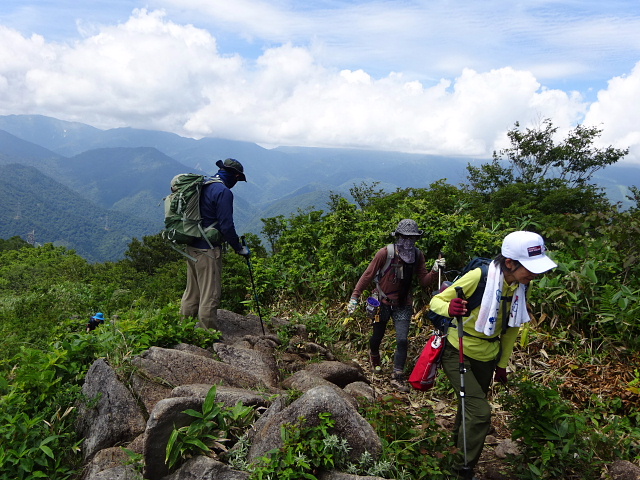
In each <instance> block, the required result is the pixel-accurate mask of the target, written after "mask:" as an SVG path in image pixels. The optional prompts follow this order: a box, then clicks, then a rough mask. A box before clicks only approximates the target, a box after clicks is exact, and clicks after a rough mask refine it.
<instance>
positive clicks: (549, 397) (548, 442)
mask: <svg viewBox="0 0 640 480" xmlns="http://www.w3.org/2000/svg"><path fill="white" fill-rule="evenodd" d="M511 385H512V386H511V389H510V391H509V392H508V393H507V394H504V395H503V396H502V404H503V406H504V407H505V408H506V409H507V410H508V411H509V412H510V414H511V416H510V419H511V420H510V423H509V426H510V427H511V430H512V438H513V439H514V440H518V441H519V445H520V448H521V452H520V454H519V455H517V456H515V457H512V458H511V459H510V463H511V464H512V465H513V466H514V469H515V472H516V473H517V475H518V478H526V479H531V480H534V479H556V478H565V479H570V478H576V479H578V478H595V477H596V476H597V475H596V472H597V471H598V465H597V464H596V462H594V458H595V452H594V450H593V449H592V445H591V444H590V441H589V435H588V433H589V432H588V428H587V427H588V422H587V418H586V417H585V416H584V415H583V414H582V413H581V412H578V411H576V410H574V409H573V407H572V406H571V404H570V403H569V402H567V401H566V400H564V399H562V398H561V396H560V394H559V393H558V391H557V389H555V388H550V387H547V386H544V385H542V384H540V383H539V382H535V381H532V380H521V381H517V380H515V379H514V380H513V381H512V382H511ZM514 389H515V391H514Z"/></svg>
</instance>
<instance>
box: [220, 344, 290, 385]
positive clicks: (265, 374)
mask: <svg viewBox="0 0 640 480" xmlns="http://www.w3.org/2000/svg"><path fill="white" fill-rule="evenodd" d="M213 351H214V352H216V353H217V354H218V357H219V358H220V360H221V361H222V362H224V363H228V364H229V365H233V366H235V367H238V368H241V369H243V370H246V371H247V372H252V373H253V374H254V375H255V376H257V377H258V378H260V379H261V380H262V381H263V382H264V383H265V385H268V386H269V387H275V386H277V385H278V365H277V364H276V359H275V357H274V356H273V352H270V353H267V352H265V351H262V350H253V349H249V348H239V347H235V346H232V345H225V344H224V343H216V344H214V345H213Z"/></svg>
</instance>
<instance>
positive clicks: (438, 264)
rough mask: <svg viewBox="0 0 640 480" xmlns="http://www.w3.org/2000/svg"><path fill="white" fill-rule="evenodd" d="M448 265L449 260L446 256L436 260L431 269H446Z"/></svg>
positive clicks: (435, 270)
mask: <svg viewBox="0 0 640 480" xmlns="http://www.w3.org/2000/svg"><path fill="white" fill-rule="evenodd" d="M446 266H447V261H446V260H445V259H444V258H438V259H436V261H435V262H433V268H432V269H431V270H432V271H434V272H437V271H438V270H439V269H440V268H442V269H443V270H444V269H445V267H446Z"/></svg>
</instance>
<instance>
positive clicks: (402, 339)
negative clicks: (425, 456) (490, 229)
mask: <svg viewBox="0 0 640 480" xmlns="http://www.w3.org/2000/svg"><path fill="white" fill-rule="evenodd" d="M422 234H423V232H422V230H419V229H418V224H417V223H416V222H415V221H414V220H411V219H404V220H401V221H400V223H398V226H397V228H396V230H395V232H393V235H394V236H395V243H394V244H393V246H392V250H390V249H389V248H388V247H384V248H381V249H380V250H378V252H377V253H376V255H375V256H374V257H373V260H372V261H371V263H370V264H369V266H368V267H367V269H366V270H365V271H364V273H363V274H362V276H361V277H360V280H359V281H358V283H357V284H356V287H355V288H354V290H353V293H352V294H351V300H350V301H349V304H348V305H347V311H348V312H349V313H353V312H354V311H355V309H356V307H357V305H358V302H359V300H360V295H362V292H363V291H364V290H365V289H366V288H367V287H368V286H369V285H370V284H371V282H372V281H375V283H376V286H375V288H374V290H373V293H372V296H373V297H374V298H376V299H377V300H378V301H379V302H380V307H379V312H378V315H377V316H374V318H373V319H372V320H373V322H372V326H373V334H372V335H371V338H370V339H369V350H370V354H369V359H370V361H371V366H372V368H373V370H374V371H375V372H377V373H379V372H381V371H382V368H381V360H380V350H379V349H380V344H381V343H382V338H383V337H384V333H385V330H386V328H387V323H388V322H389V319H390V318H393V322H394V325H395V329H396V351H395V355H394V358H393V374H392V380H391V384H392V385H393V386H394V387H396V388H397V389H398V390H400V391H403V392H408V391H409V390H410V388H409V385H408V384H407V382H406V378H405V375H404V367H405V363H406V360H407V349H408V343H409V342H408V336H409V326H410V324H411V317H412V316H413V297H412V294H411V290H412V280H413V279H414V278H417V279H418V283H419V284H420V286H421V287H423V288H426V287H427V286H429V285H436V284H437V282H438V269H439V268H444V266H445V260H444V258H441V259H438V260H436V261H435V262H434V264H433V268H432V269H431V271H428V270H427V267H426V263H425V258H424V254H423V253H422V252H421V251H420V250H419V249H418V248H417V247H416V246H415V244H416V241H417V240H418V239H419V238H420V237H421V236H422ZM390 252H391V253H392V258H391V262H390V263H388V262H387V257H388V256H389V253H390ZM387 263H388V266H387V267H386V268H385V265H387ZM381 270H384V271H381Z"/></svg>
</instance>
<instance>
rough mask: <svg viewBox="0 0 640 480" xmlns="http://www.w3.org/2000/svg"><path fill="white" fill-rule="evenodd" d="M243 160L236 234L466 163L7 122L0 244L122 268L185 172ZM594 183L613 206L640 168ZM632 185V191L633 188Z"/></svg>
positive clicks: (2, 143) (1, 125)
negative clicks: (24, 244)
mask: <svg viewBox="0 0 640 480" xmlns="http://www.w3.org/2000/svg"><path fill="white" fill-rule="evenodd" d="M228 157H232V158H236V159H238V160H240V161H241V162H242V163H243V165H244V167H245V172H246V174H247V183H246V184H245V183H240V184H238V185H237V186H236V187H235V188H234V189H233V193H234V195H235V219H236V227H237V230H238V232H239V233H240V234H243V233H247V232H253V233H256V234H258V233H260V230H261V228H262V222H261V221H260V219H261V218H268V217H273V216H276V215H285V216H286V215H289V214H292V213H295V212H297V211H298V210H300V209H303V210H304V209H306V208H314V209H321V210H324V209H326V203H327V201H328V199H329V197H330V195H331V193H339V194H341V195H344V196H346V197H349V193H348V191H349V188H351V187H352V186H353V185H355V184H360V183H361V182H374V181H377V182H380V184H379V188H383V189H384V190H385V191H388V192H392V191H394V190H396V189H397V188H407V187H417V188H420V187H428V186H429V185H430V184H431V183H433V182H434V181H436V180H439V179H442V178H445V179H447V181H448V182H449V183H451V184H459V183H461V182H462V181H464V179H465V178H466V173H467V172H466V166H467V164H468V163H469V162H476V161H477V162H478V163H480V162H482V161H488V159H485V160H482V159H479V160H473V159H468V158H450V157H440V156H430V155H417V154H406V153H398V152H381V151H364V150H349V149H327V148H304V147H280V148H276V149H271V150H268V149H265V148H262V147H260V146H258V145H256V144H253V143H247V142H237V141H231V140H225V139H216V138H203V139H200V140H195V139H192V138H186V137H181V136H179V135H176V134H173V133H167V132H159V131H150V130H137V129H132V128H116V129H110V130H100V129H97V128H94V127H91V126H89V125H85V124H82V123H75V122H66V121H62V120H57V119H55V118H51V117H44V116H37V115H8V116H0V184H1V185H2V187H3V188H2V189H1V190H0V202H1V203H0V205H2V214H1V215H0V238H10V237H12V236H14V235H19V236H21V237H23V238H25V239H27V238H29V239H31V240H35V242H37V243H48V242H53V243H54V244H57V245H65V246H68V247H69V248H73V249H75V250H76V251H77V252H78V253H79V254H81V255H83V256H84V257H85V258H87V259H89V260H90V261H114V260H119V259H121V258H123V255H124V252H125V250H126V248H127V245H128V243H129V242H130V241H131V239H132V238H134V237H137V238H141V237H142V236H144V235H152V234H155V233H158V232H159V231H160V230H161V228H162V217H163V210H162V207H161V202H162V199H163V197H164V196H165V195H167V192H168V184H169V181H170V180H171V178H172V177H173V176H174V175H176V174H178V173H183V172H194V173H215V172H216V171H217V167H216V166H215V162H216V161H217V160H219V159H224V158H228ZM599 173H600V174H599V175H598V176H594V180H595V181H596V182H598V183H599V184H601V185H602V186H603V187H605V188H606V189H607V192H608V194H609V196H610V197H611V198H612V200H614V201H624V200H625V195H626V193H627V187H628V186H629V185H633V184H636V185H637V184H638V183H640V167H633V166H618V165H614V166H611V167H608V168H607V169H605V170H604V171H603V172H599ZM630 179H634V181H632V182H630V181H629V180H630Z"/></svg>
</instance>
